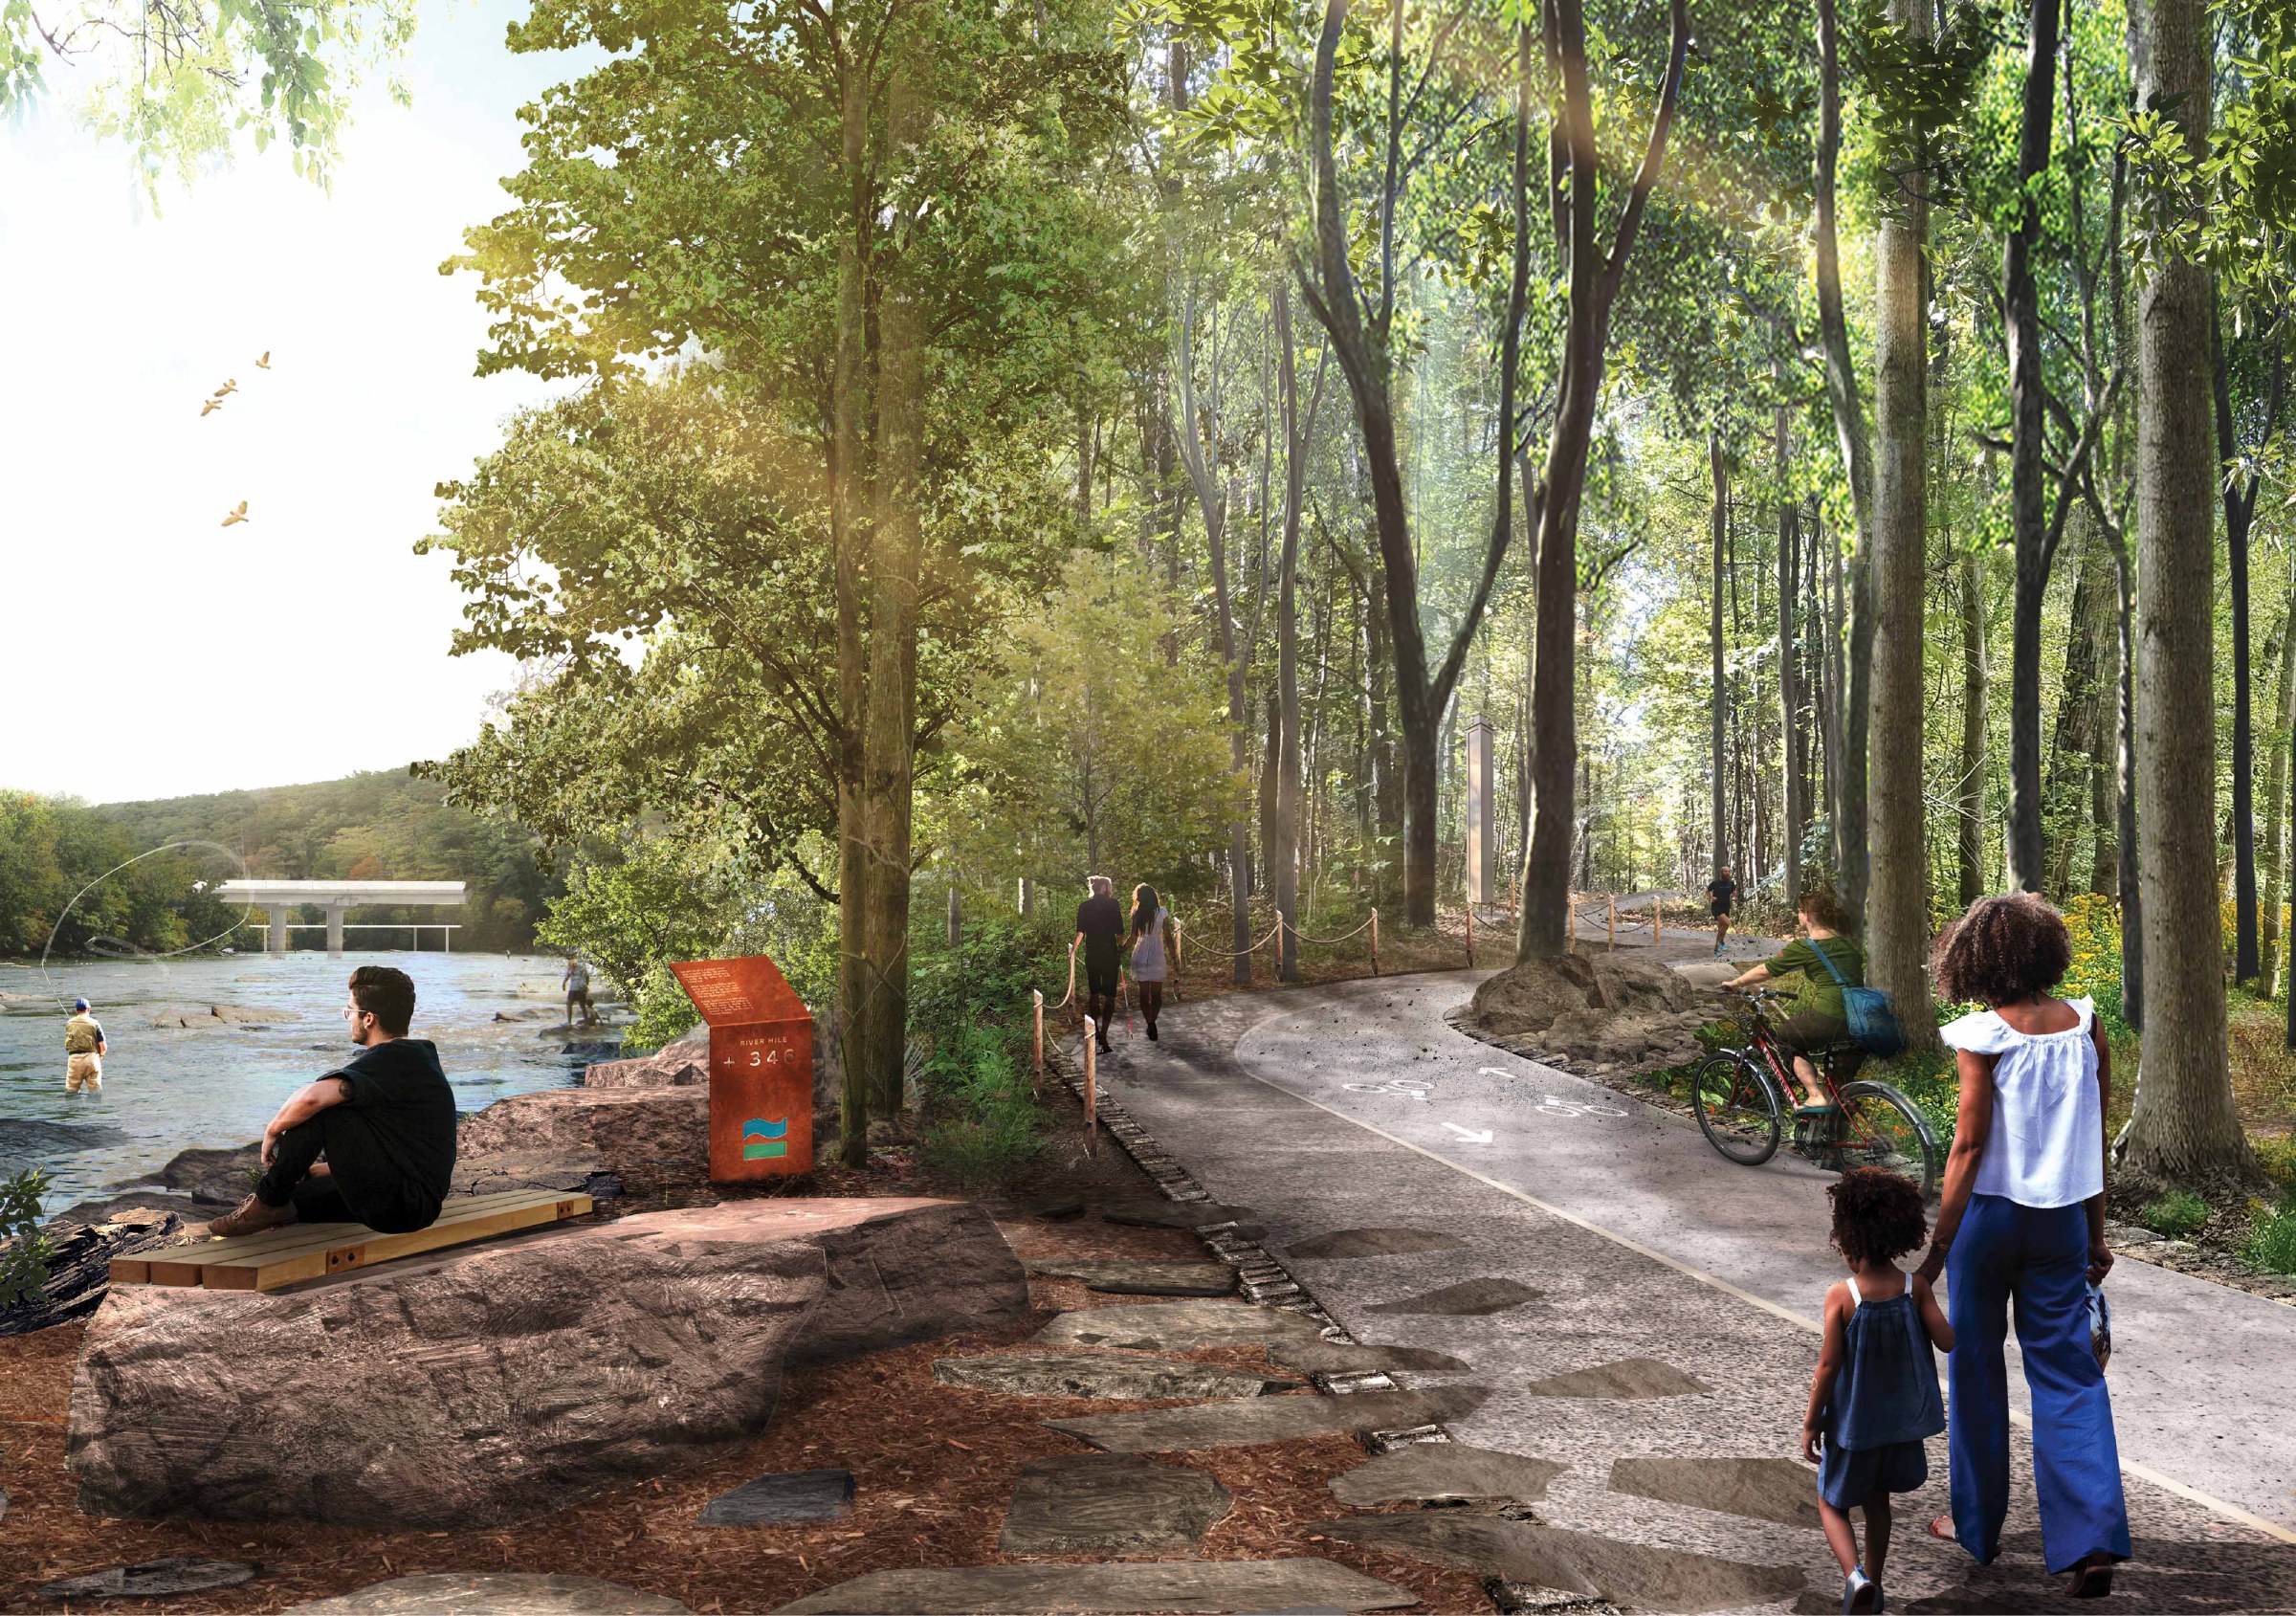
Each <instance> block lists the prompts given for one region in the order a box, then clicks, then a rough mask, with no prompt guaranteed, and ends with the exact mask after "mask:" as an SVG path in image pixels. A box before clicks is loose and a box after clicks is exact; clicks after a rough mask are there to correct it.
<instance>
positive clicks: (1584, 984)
mask: <svg viewBox="0 0 2296 1616" xmlns="http://www.w3.org/2000/svg"><path fill="white" fill-rule="evenodd" d="M1711 1014H1712V1011H1711V1006H1709V1005H1708V1004H1707V1003H1706V1001H1705V999H1704V997H1703V995H1702V994H1701V991H1700V989H1699V987H1698V986H1697V985H1695V984H1693V983H1691V982H1690V981H1689V980H1688V979H1687V978H1685V977H1683V976H1682V975H1681V974H1680V973H1678V972H1676V971H1673V970H1671V969H1669V968H1667V966H1665V965H1663V964H1660V963H1658V962H1657V961H1655V960H1648V959H1644V958H1641V957H1639V956H1636V955H1619V954H1607V953H1605V954H1556V955H1548V956H1541V957H1539V958H1537V959H1533V960H1526V961H1524V962H1523V963H1521V964H1519V965H1516V966H1514V967H1513V968H1512V969H1511V970H1505V971H1501V972H1500V973H1499V974H1498V975H1497V976H1494V977H1490V978H1489V979H1488V980H1486V981H1485V982H1484V983H1483V985H1481V986H1479V987H1477V988H1476V989H1475V996H1474V1000H1473V1002H1472V1003H1471V1004H1470V1005H1469V1006H1468V1020H1469V1021H1470V1022H1472V1023H1473V1025H1474V1026H1475V1027H1477V1028H1479V1029H1482V1030H1483V1031H1485V1032H1488V1033H1490V1034H1491V1035H1492V1036H1493V1037H1499V1038H1511V1037H1522V1036H1529V1037H1532V1038H1534V1039H1535V1040H1536V1041H1538V1042H1539V1043H1540V1044H1541V1045H1543V1046H1545V1047H1547V1048H1551V1049H1555V1050H1558V1051H1561V1052H1566V1053H1568V1054H1571V1055H1574V1056H1576V1057H1578V1058H1580V1059H1586V1060H1604V1061H1642V1060H1645V1059H1647V1058H1649V1057H1651V1056H1652V1055H1665V1056H1670V1055H1672V1054H1673V1053H1674V1052H1677V1051H1678V1050H1680V1049H1681V1048H1683V1047H1684V1046H1685V1045H1686V1044H1688V1043H1689V1041H1690V1034H1691V1033H1692V1032H1693V1031H1694V1030H1695V1029H1697V1028H1698V1026H1699V1025H1700V1024H1701V1023H1703V1022H1705V1021H1707V1020H1709V1019H1711Z"/></svg>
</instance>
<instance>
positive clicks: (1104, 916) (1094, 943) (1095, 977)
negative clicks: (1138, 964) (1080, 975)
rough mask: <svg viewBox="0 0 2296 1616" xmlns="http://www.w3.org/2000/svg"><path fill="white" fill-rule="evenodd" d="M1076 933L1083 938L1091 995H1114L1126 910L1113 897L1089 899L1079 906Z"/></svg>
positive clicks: (1077, 908)
mask: <svg viewBox="0 0 2296 1616" xmlns="http://www.w3.org/2000/svg"><path fill="white" fill-rule="evenodd" d="M1076 929H1077V930H1078V931H1080V932H1082V933H1083V934H1084V968H1085V974H1086V976H1087V977H1088V978H1089V979H1090V981H1091V983H1092V991H1093V992H1095V993H1101V992H1108V993H1113V992H1115V981H1116V963H1117V959H1118V957H1119V955H1120V954H1121V952H1122V948H1123V942H1124V909H1123V906H1122V905H1121V904H1119V903H1118V902H1117V901H1116V900H1115V898H1113V897H1088V898H1086V899H1085V900H1084V901H1083V902H1082V903H1079V904H1078V905H1077V906H1076Z"/></svg>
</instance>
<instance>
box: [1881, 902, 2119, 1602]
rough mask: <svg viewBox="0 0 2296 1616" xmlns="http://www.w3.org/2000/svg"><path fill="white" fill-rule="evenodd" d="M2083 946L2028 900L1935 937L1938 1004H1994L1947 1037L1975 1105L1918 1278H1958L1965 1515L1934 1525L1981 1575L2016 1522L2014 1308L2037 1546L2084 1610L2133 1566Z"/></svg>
mask: <svg viewBox="0 0 2296 1616" xmlns="http://www.w3.org/2000/svg"><path fill="white" fill-rule="evenodd" d="M2071 958H2072V943H2071V940H2070V939H2069V938H2067V937H2066V935H2065V930H2064V920H2063V919H2060V918H2059V916H2058V914H2057V911H2056V910H2054V909H2052V908H2050V907H2049V906H2048V905H2047V904H2045V903H2043V902H2042V900H2041V899H2040V898H2038V897H2033V896H2032V895H2031V894H2030V893H2014V894H2011V895H2010V896H2008V897H1986V898H1979V899H1978V900H1977V901H1976V903H1974V904H1972V905H1971V906H1970V909H1969V913H1968V914H1966V915H1964V916H1962V917H1961V919H1959V920H1958V921H1956V922H1955V923H1954V926H1953V928H1952V929H1951V930H1949V931H1948V932H1947V933H1946V934H1945V935H1944V936H1943V937H1941V938H1939V939H1938V940H1937V951H1936V955H1935V959H1934V965H1935V969H1936V975H1937V996H1938V997H1939V998H1940V999H1948V1000H1952V999H1975V1000H1976V1001H1977V1002H1978V1003H1980V1004H1982V1005H1985V1006H1987V1008H1985V1009H1982V1010H1978V1011H1976V1012H1975V1013H1974V1014H1971V1015H1965V1016H1963V1017H1962V1018H1961V1019H1960V1020H1959V1021H1956V1022H1954V1023H1953V1024H1952V1025H1951V1026H1948V1027H1941V1028H1939V1029H1937V1035H1938V1036H1939V1037H1940V1038H1942V1039H1944V1040H1945V1042H1946V1044H1947V1045H1948V1046H1949V1047H1950V1048H1952V1049H1954V1050H1955V1051H1958V1052H1959V1053H1958V1055H1957V1057H1956V1059H1957V1062H1958V1064H1959V1068H1960V1076H1961V1107H1960V1112H1959V1116H1958V1118H1957V1120H1956V1121H1955V1123H1954V1148H1953V1153H1952V1154H1951V1155H1950V1156H1949V1157H1947V1158H1946V1163H1945V1190H1944V1193H1943V1194H1942V1196H1941V1197H1940V1198H1939V1200H1938V1204H1937V1227H1936V1229H1935V1230H1934V1231H1933V1232H1932V1235H1931V1237H1930V1254H1929V1256H1928V1257H1927V1258H1925V1259H1924V1260H1923V1262H1922V1265H1921V1269H1920V1277H1921V1278H1923V1279H1926V1280H1930V1281H1934V1280H1935V1279H1936V1277H1937V1275H1938V1274H1940V1273H1943V1274H1945V1275H1946V1276H1947V1280H1948V1284H1947V1291H1946V1294H1947V1299H1948V1301H1949V1302H1950V1303H1951V1306H1952V1314H1953V1323H1954V1338H1955V1339H1954V1350H1953V1357H1952V1359H1951V1360H1950V1362H1949V1368H1948V1374H1949V1376H1950V1380H1951V1386H1952V1394H1951V1397H1950V1399H1949V1401H1948V1409H1947V1411H1948V1414H1949V1416H1950V1419H1949V1425H1948V1430H1949V1433H1950V1435H1949V1447H1950V1451H1951V1453H1952V1466H1953V1482H1954V1513H1953V1515H1952V1516H1941V1517H1939V1518H1938V1519H1936V1520H1933V1521H1932V1522H1931V1523H1930V1532H1931V1534H1932V1536H1934V1537H1938V1538H1946V1539H1954V1540H1956V1541H1958V1542H1959V1543H1960V1545H1961V1546H1962V1547H1963V1548H1965V1549H1967V1550H1968V1551H1969V1552H1970V1553H1971V1554H1972V1555H1974V1556H1976V1559H1977V1561H1978V1562H1979V1563H1981V1564H1988V1565H1989V1564H1991V1563H1992V1562H1993V1558H1994V1556H1995V1555H1996V1554H1998V1553H1999V1552H2000V1542H2001V1520H2002V1518H2003V1516H2006V1515H2007V1513H2008V1509H2009V1377H2008V1373H2007V1370H2006V1369H2005V1368H2004V1367H2003V1363H2002V1358H2001V1343H2002V1340H2003V1338H2004V1337H2005V1336H2006V1335H2007V1333H2008V1323H2009V1317H2008V1316H2009V1313H2010V1311H2011V1303H2012V1301H2014V1302H2015V1304H2016V1317H2017V1344H2018V1348H2019V1351H2020V1355H2021V1357H2022V1358H2023V1360H2024V1365H2025V1384H2026V1385H2027V1386H2029V1387H2030V1388H2031V1389H2032V1394H2033V1483H2034V1490H2035V1491H2036V1492H2037V1493H2039V1494H2040V1495H2041V1546H2042V1559H2043V1560H2044V1561H2046V1563H2047V1565H2048V1568H2049V1571H2050V1573H2051V1574H2052V1575H2055V1576H2062V1577H2064V1578H2066V1579H2067V1582H2066V1584H2065V1592H2066V1593H2068V1594H2070V1595H2071V1596H2072V1597H2073V1598H2075V1599H2096V1598H2100V1597H2102V1596H2103V1595H2105V1594H2108V1593H2110V1592H2111V1591H2112V1568H2113V1566H2114V1565H2115V1564H2117V1563H2118V1562H2120V1561H2124V1560H2127V1559H2128V1558H2129V1507H2128V1503H2127V1501H2126V1499H2125V1498H2124V1497H2123V1495H2122V1493H2121V1457H2120V1446H2119V1444H2118V1443H2117V1442H2116V1441H2115V1439H2114V1437H2113V1430H2112V1397H2111V1394H2110V1393H2109V1392H2108V1391H2107V1390H2106V1388H2105V1370H2104V1367H2103V1365H2101V1364H2100V1363H2098V1361H2097V1354H2096V1347H2095V1343H2094V1341H2093V1339H2092V1338H2091V1334H2090V1325H2089V1306H2088V1291H2089V1287H2090V1286H2092V1285H2097V1284H2101V1283H2102V1282H2103V1281H2104V1278H2105V1275H2106V1274H2107V1273H2110V1272H2111V1269H2112V1251H2111V1249H2110V1248H2109V1247H2108V1246H2107V1245H2106V1243H2105V1113H2106V1110H2107V1109H2108V1104H2109V1102H2110V1100H2111V1096H2112V1052H2111V1047H2110V1046H2109V1045H2108V1044H2107V1043H2106V1041H2105V1032H2104V1029H2102V1028H2100V1027H2099V1026H2098V1025H2097V1019H2096V1007H2095V1006H2094V1005H2093V1004H2092V1003H2091V1002H2090V1001H2089V1000H2086V999H2075V1000H2072V1001H2070V1002H2069V1003H2068V1002H2067V1001H2065V1000H2063V999H2060V998H2057V997H2055V996H2054V994H2053V993H2052V992H2051V991H2050V990H2051V989H2052V988H2054V987H2055V986H2056V985H2057V984H2058V983H2059V982H2061V981H2062V980H2064V973H2065V968H2066V966H2067V965H2068V964H2069V963H2070V962H2071Z"/></svg>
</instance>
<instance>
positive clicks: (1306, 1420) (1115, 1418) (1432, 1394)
mask: <svg viewBox="0 0 2296 1616" xmlns="http://www.w3.org/2000/svg"><path fill="white" fill-rule="evenodd" d="M1489 1396H1490V1390H1489V1389H1488V1388H1487V1387H1484V1386H1458V1385H1453V1386H1436V1387H1434V1388H1432V1389H1430V1390H1427V1391H1361V1392H1356V1393H1353V1394H1351V1395H1349V1396H1347V1397H1251V1398H1231V1399H1228V1400H1227V1401H1225V1402H1222V1403H1199V1404H1197V1405H1196V1406H1194V1407H1191V1408H1147V1409H1142V1410H1141V1411H1139V1412H1138V1413H1132V1414H1089V1415H1086V1416H1084V1417H1083V1418H1081V1419H1074V1420H1047V1421H1046V1422H1045V1424H1046V1426H1047V1427H1049V1428H1050V1429H1053V1430H1056V1431H1060V1432H1062V1433H1063V1434H1064V1435H1068V1436H1072V1437H1074V1438H1076V1439H1077V1440H1078V1441H1079V1442H1087V1443H1090V1444H1092V1446H1093V1447H1094V1448H1099V1449H1103V1450H1109V1451H1112V1452H1118V1453H1182V1452H1193V1451H1196V1450H1200V1449H1205V1448H1251V1447H1256V1446H1258V1445H1259V1444H1261V1443H1265V1442H1291V1441H1295V1440H1296V1439H1298V1438H1300V1437H1303V1436H1329V1435H1332V1434H1334V1433H1339V1434H1343V1435H1349V1436H1354V1435H1359V1434H1361V1433H1363V1432H1365V1431H1375V1430H1406V1429H1409V1428H1411V1427H1413V1426H1427V1425H1434V1424H1436V1423H1437V1422H1439V1421H1442V1420H1456V1419H1461V1418H1463V1417H1465V1416H1466V1415H1468V1414H1471V1413H1473V1412H1474V1411H1475V1410H1476V1409H1477V1408H1479V1407H1481V1406H1483V1401H1484V1399H1485V1398H1487V1397H1489Z"/></svg>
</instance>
